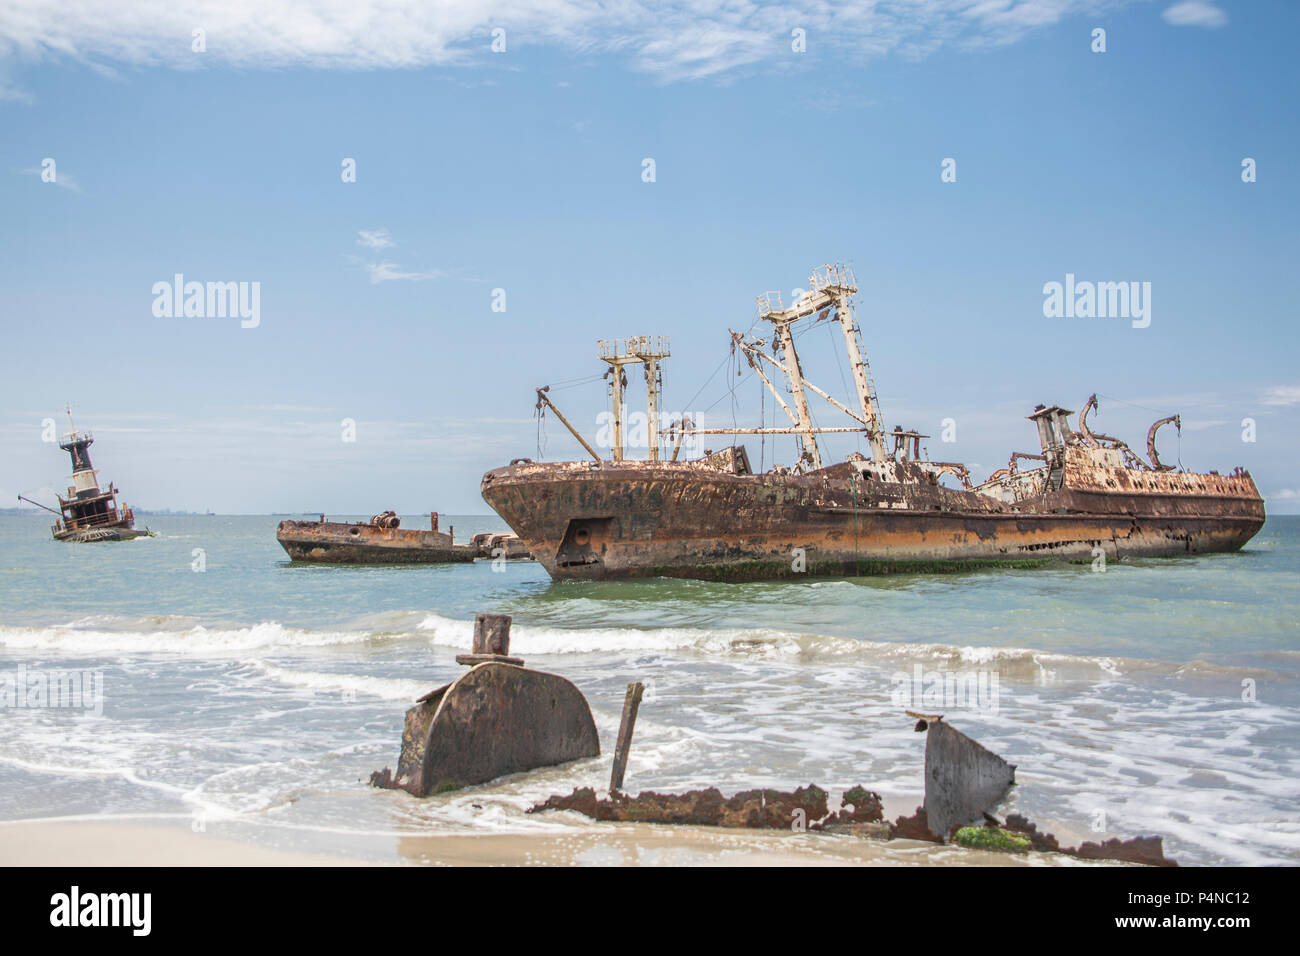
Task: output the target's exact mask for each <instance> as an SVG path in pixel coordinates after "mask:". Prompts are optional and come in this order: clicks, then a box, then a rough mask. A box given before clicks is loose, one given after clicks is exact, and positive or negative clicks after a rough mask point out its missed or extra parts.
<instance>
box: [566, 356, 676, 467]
mask: <svg viewBox="0 0 1300 956" xmlns="http://www.w3.org/2000/svg"><path fill="white" fill-rule="evenodd" d="M596 352H597V354H598V355H599V356H600V358H601V360H602V361H604V362H608V363H609V371H608V372H606V373H605V374H606V375H608V376H609V377H610V386H611V387H610V398H611V401H612V403H613V406H614V436H613V438H614V442H613V444H614V448H613V459H614V461H622V460H623V416H624V414H625V413H626V411H627V404H626V402H625V401H624V399H623V389H624V386H625V383H624V381H623V375H624V373H623V366H624V365H644V366H645V385H646V409H647V419H648V422H647V430H648V435H647V439H648V444H649V446H650V460H651V461H658V460H659V392H660V389H661V388H662V387H663V374H662V372H661V371H660V368H659V363H660V361H661V360H663V359H666V358H668V357H669V356H670V355H671V354H672V352H671V350H670V348H669V343H668V336H666V335H634V336H632V337H630V338H626V339H601V340H600V341H599V342H597V343H596ZM552 407H554V406H552ZM566 424H567V422H566ZM570 430H572V429H570ZM575 434H576V432H575ZM579 440H581V439H579ZM583 444H584V445H585V444H586V443H585V442H584V443H583ZM588 451H590V449H588Z"/></svg>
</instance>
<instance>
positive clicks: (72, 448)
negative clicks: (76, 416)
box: [18, 407, 155, 542]
mask: <svg viewBox="0 0 1300 956" xmlns="http://www.w3.org/2000/svg"><path fill="white" fill-rule="evenodd" d="M68 424H69V431H68V433H67V434H66V435H64V436H63V438H62V439H61V440H60V441H59V447H60V448H61V449H63V450H64V451H66V452H67V453H68V455H69V457H71V459H72V484H71V485H69V486H68V496H67V497H66V498H65V497H63V496H62V495H55V497H56V498H58V501H59V508H58V510H57V511H56V510H55V509H53V508H50V507H47V506H46V505H43V504H41V503H40V502H39V501H33V500H32V499H31V498H28V497H27V496H26V495H19V496H18V498H19V500H21V501H26V502H27V503H28V504H33V505H36V507H38V508H43V509H44V510H45V511H48V512H50V513H51V514H54V515H57V516H58V520H57V521H55V522H54V524H53V526H51V528H50V532H51V534H52V535H53V536H54V539H55V540H56V541H79V542H90V541H130V540H131V539H133V538H152V537H155V534H154V532H152V531H150V530H149V529H148V528H145V529H144V530H143V531H141V530H138V529H137V528H136V526H135V512H133V511H132V510H131V509H130V508H128V507H126V506H125V505H118V503H117V488H116V487H114V486H113V484H112V482H110V483H109V485H108V488H107V489H104V488H100V487H99V472H98V471H96V470H95V466H94V465H92V464H91V462H90V446H91V445H92V444H94V442H95V439H94V436H93V435H91V434H90V432H79V431H77V426H76V424H75V423H74V422H73V421H72V409H71V407H69V408H68Z"/></svg>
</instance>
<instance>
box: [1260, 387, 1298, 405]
mask: <svg viewBox="0 0 1300 956" xmlns="http://www.w3.org/2000/svg"><path fill="white" fill-rule="evenodd" d="M1260 401H1262V402H1263V403H1264V404H1265V405H1275V406H1278V405H1280V406H1287V405H1300V385H1274V386H1272V387H1271V388H1268V389H1266V390H1265V391H1264V397H1263V398H1262V399H1260Z"/></svg>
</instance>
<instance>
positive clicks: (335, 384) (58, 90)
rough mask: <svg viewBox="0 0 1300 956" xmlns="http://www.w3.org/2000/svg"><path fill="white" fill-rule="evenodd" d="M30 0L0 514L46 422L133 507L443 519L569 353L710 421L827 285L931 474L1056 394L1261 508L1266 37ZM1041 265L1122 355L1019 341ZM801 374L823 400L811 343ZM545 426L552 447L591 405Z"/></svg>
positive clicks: (51, 459) (1122, 6)
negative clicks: (1088, 294)
mask: <svg viewBox="0 0 1300 956" xmlns="http://www.w3.org/2000/svg"><path fill="white" fill-rule="evenodd" d="M49 6H50V5H48V4H38V3H35V2H29V0H0V130H3V135H0V210H2V215H0V289H3V296H2V297H0V316H2V320H3V331H4V341H3V346H0V491H2V492H3V494H4V498H5V501H4V504H6V505H8V504H12V503H14V502H13V497H14V494H15V493H16V492H24V493H29V494H30V493H38V494H39V493H41V490H42V489H51V488H59V487H61V486H62V485H63V484H65V483H66V482H65V480H64V479H65V475H66V471H67V460H66V456H65V455H64V454H63V453H61V452H59V451H58V450H57V448H55V447H53V446H51V445H49V444H43V443H42V442H41V421H42V419H44V418H47V417H53V418H58V419H59V422H60V427H61V428H62V425H63V421H64V420H63V419H62V417H61V415H60V411H61V409H62V408H63V405H64V403H65V402H68V401H71V402H72V403H73V406H74V412H75V414H76V415H77V420H78V423H79V424H81V425H84V426H87V427H89V428H91V429H92V430H93V431H94V432H95V434H96V436H97V444H96V446H95V449H94V453H95V460H96V464H97V466H98V467H100V469H101V470H102V472H103V477H105V478H108V479H111V480H113V481H115V482H116V483H117V484H118V486H119V487H121V488H123V489H125V492H126V495H125V497H126V498H127V500H128V501H130V502H131V503H134V504H137V505H138V506H140V507H146V508H174V509H195V510H202V509H209V508H210V509H212V510H214V511H219V512H271V511H304V510H319V509H325V510H328V511H333V512H336V513H342V512H349V513H356V512H366V513H369V512H372V511H377V510H382V509H384V508H389V507H392V508H396V509H397V510H399V511H403V512H418V511H428V510H429V509H431V508H432V509H436V510H440V511H444V512H451V513H466V512H469V513H479V512H484V511H486V510H487V509H486V505H485V504H484V503H483V502H482V500H481V498H480V497H479V495H478V482H479V478H480V476H481V475H482V473H483V471H485V470H486V469H488V468H492V467H496V466H498V465H501V464H505V463H506V462H508V461H509V460H510V459H512V458H515V457H520V456H529V457H536V456H537V445H538V427H537V423H536V421H535V420H534V418H533V417H532V405H533V400H534V396H533V388H534V387H535V386H539V385H545V384H548V383H559V382H570V381H573V380H583V379H595V377H596V376H598V375H599V374H600V373H601V372H602V371H603V368H604V367H603V365H601V364H600V363H598V361H597V359H596V345H595V343H596V340H597V339H599V338H608V337H615V336H620V335H629V334H665V335H670V336H671V337H672V343H673V356H672V358H670V359H669V360H668V361H667V363H666V365H665V380H666V382H665V386H666V394H665V399H664V407H665V408H666V409H668V410H687V411H693V412H703V413H704V416H703V417H704V419H705V422H706V423H707V424H709V425H713V426H722V425H725V424H730V423H731V422H732V421H733V412H732V396H731V394H729V392H728V388H729V386H730V385H731V384H733V383H734V385H735V395H734V398H735V408H736V412H735V418H734V420H735V421H737V422H739V423H741V424H749V425H754V424H757V423H758V417H759V410H760V392H759V389H760V387H761V386H760V385H759V384H758V383H757V381H756V380H755V379H753V378H749V379H742V378H736V377H734V375H730V374H728V373H729V368H728V366H727V364H726V363H727V359H728V345H729V340H728V332H727V330H728V328H736V329H738V330H744V329H747V328H748V327H749V326H750V324H751V323H752V321H753V318H754V297H755V296H756V295H757V294H758V293H760V292H763V291H765V290H768V289H780V290H782V291H783V294H784V295H785V296H786V299H787V301H788V299H789V295H790V290H792V289H794V288H797V287H802V286H804V285H806V281H807V276H808V273H809V272H810V270H811V269H813V268H814V267H816V266H817V265H820V264H821V263H824V262H828V261H835V260H847V261H850V262H852V264H853V266H854V268H855V270H856V273H857V276H858V279H859V284H860V286H861V295H860V303H859V310H858V314H859V318H860V321H861V323H862V327H863V337H864V342H865V344H866V348H867V352H868V355H869V357H870V360H871V363H872V370H873V373H874V375H875V379H876V383H877V386H878V390H879V393H880V400H881V405H882V409H883V412H884V415H885V418H886V421H887V423H888V425H889V426H890V427H892V426H893V425H894V424H902V425H904V426H907V427H916V428H919V429H921V430H922V431H924V432H927V433H930V434H932V435H934V436H936V437H935V438H934V439H932V440H931V441H929V442H928V443H927V444H928V446H929V451H930V454H931V457H934V458H941V459H945V460H957V461H966V462H968V463H971V465H972V470H973V471H974V472H975V474H976V477H983V476H984V475H986V474H988V473H989V472H990V471H992V470H994V469H995V468H998V467H1001V466H1002V465H1004V464H1005V463H1006V459H1007V456H1008V454H1009V453H1010V452H1011V451H1013V450H1022V451H1034V450H1036V439H1035V437H1034V432H1033V429H1032V427H1031V425H1030V424H1029V423H1028V422H1026V421H1024V415H1025V414H1027V413H1028V412H1029V411H1030V410H1031V409H1032V408H1033V406H1034V405H1035V404H1036V403H1039V402H1042V403H1047V404H1052V403H1059V404H1062V405H1065V406H1066V407H1068V408H1076V409H1077V408H1078V407H1080V405H1081V404H1082V402H1083V401H1084V399H1085V398H1086V397H1087V396H1088V395H1089V394H1090V393H1092V392H1097V393H1099V394H1100V395H1101V396H1102V398H1101V411H1100V415H1099V416H1098V418H1097V419H1096V422H1095V425H1096V426H1097V427H1099V428H1100V429H1101V430H1103V431H1105V432H1107V433H1109V434H1116V435H1119V436H1121V437H1124V438H1126V439H1127V440H1128V441H1129V442H1130V443H1131V444H1133V445H1134V446H1135V447H1139V448H1140V447H1142V446H1143V444H1144V441H1145V433H1146V427H1147V425H1148V424H1149V423H1150V422H1151V421H1152V420H1153V419H1155V418H1158V417H1162V416H1163V415H1165V414H1170V413H1173V412H1180V413H1181V414H1182V415H1183V420H1184V429H1183V433H1182V435H1181V442H1180V440H1179V437H1178V436H1177V435H1176V434H1174V433H1173V432H1172V431H1170V432H1167V433H1164V432H1162V437H1161V447H1162V454H1163V455H1164V457H1165V458H1166V459H1167V460H1171V459H1174V458H1176V457H1178V456H1179V455H1181V460H1182V462H1183V464H1185V465H1186V466H1187V467H1189V468H1192V469H1196V470H1209V469H1212V468H1213V469H1218V470H1221V471H1226V470H1228V469H1231V468H1232V467H1233V466H1235V465H1244V466H1246V467H1247V468H1249V469H1250V470H1251V471H1252V473H1253V474H1254V476H1255V478H1256V481H1257V482H1258V484H1259V485H1260V488H1261V491H1263V493H1264V494H1265V496H1266V497H1267V498H1268V501H1269V508H1270V511H1272V512H1283V511H1296V510H1300V477H1297V475H1298V474H1300V454H1298V453H1297V444H1296V441H1295V440H1294V437H1293V436H1294V435H1295V433H1296V426H1297V417H1298V416H1297V411H1298V410H1300V370H1297V363H1296V355H1297V333H1296V330H1295V321H1296V309H1295V307H1294V301H1295V296H1294V293H1293V292H1292V290H1291V288H1290V287H1289V286H1290V281H1289V278H1290V276H1291V275H1292V274H1293V273H1294V268H1295V267H1294V263H1295V262H1296V261H1297V260H1298V259H1300V242H1298V241H1297V229H1296V225H1295V223H1296V218H1297V211H1298V208H1300V204H1298V203H1297V198H1298V196H1300V185H1298V184H1297V176H1296V170H1295V158H1296V156H1297V155H1300V136H1298V135H1297V119H1296V116H1297V106H1298V105H1300V97H1298V96H1297V93H1298V92H1300V90H1298V88H1297V79H1298V77H1300V72H1298V70H1297V67H1296V65H1295V54H1294V39H1295V37H1296V36H1298V35H1300V29H1298V27H1300V5H1296V4H1293V3H1287V2H1251V3H1231V2H1225V0H1218V2H1215V3H1208V2H1200V0H1183V2H1180V3H1174V2H1086V3H1085V2H1078V3H1076V2H1072V0H1022V2H1019V3H1016V2H1011V0H1006V2H996V0H994V2H989V3H984V4H973V3H970V2H967V0H963V2H957V0H915V2H904V0H899V2H894V3H880V4H873V3H868V2H863V3H857V4H853V3H850V4H844V5H839V4H830V5H827V4H816V5H811V4H809V5H801V4H788V5H757V4H750V3H729V4H717V5H707V4H706V5H664V6H662V7H658V8H649V7H645V6H642V5H638V4H626V5H618V6H605V7H601V6H599V5H596V4H586V3H575V4H566V5H560V6H556V5H550V6H544V7H543V6H538V5H527V4H518V3H513V2H505V3H497V4H488V5H483V4H474V5H463V4H459V3H444V4H439V5H432V6H415V7H412V8H410V9H409V11H408V9H407V8H406V7H404V6H403V5H402V4H384V5H380V4H371V3H368V2H365V0H348V2H347V3H343V2H342V0H339V2H337V3H334V2H322V3H319V4H315V5H311V9H312V10H313V11H314V12H313V13H312V14H311V16H310V17H306V16H305V14H304V13H303V11H304V10H306V9H307V7H305V6H304V7H300V8H298V9H297V11H296V12H295V10H294V8H293V6H292V5H287V4H282V3H276V2H259V3H256V4H254V3H243V2H232V3H228V4H223V5H220V6H219V7H213V8H211V9H206V8H205V6H204V5H203V4H199V3H190V2H188V0H186V2H180V3H174V4H168V5H166V8H165V10H164V9H161V8H160V7H159V5H156V4H152V3H148V4H146V3H140V2H136V0H122V2H119V3H114V4H103V5H99V4H87V5H85V6H84V7H83V8H79V10H78V11H77V12H69V11H54V10H53V9H46V8H47V7H49ZM101 7H102V9H99V8H101ZM4 11H8V13H5V12H4ZM205 24H206V26H204V25H205ZM195 27H202V28H203V29H205V31H206V32H205V35H204V38H205V44H206V49H205V50H203V51H202V52H195V51H194V50H193V49H192V47H193V41H192V29H193V28H195ZM494 28H501V29H504V30H505V39H506V50H505V52H501V53H494V52H493V51H492V50H491V48H490V45H491V43H492V40H493V37H492V30H493V29H494ZM1097 28H1101V29H1104V30H1105V31H1106V51H1105V52H1104V53H1094V52H1093V51H1092V49H1091V46H1092V45H1093V42H1094V41H1093V31H1094V29H1097ZM794 29H802V30H804V31H806V50H805V51H804V52H802V53H800V52H796V51H795V50H793V49H792V42H793V41H792V34H791V31H792V30H794ZM949 157H951V158H953V159H954V160H955V161H956V172H957V179H956V182H942V181H941V176H940V174H941V163H942V161H943V160H944V159H945V158H949ZM1247 157H1249V158H1251V159H1253V160H1255V163H1256V173H1257V179H1256V181H1255V182H1251V183H1246V182H1243V181H1242V175H1241V173H1242V165H1241V164H1242V161H1243V159H1245V158H1247ZM46 158H52V159H54V160H55V163H56V180H55V182H45V181H43V179H42V176H41V168H42V161H43V160H44V159H46ZM346 158H352V159H354V160H355V161H356V171H357V175H356V182H349V183H345V182H342V180H341V175H340V173H341V164H342V162H343V160H344V159H346ZM646 158H652V159H653V160H654V162H655V180H654V182H645V181H643V178H642V169H643V160H644V159H646ZM176 273H181V274H183V275H184V276H185V278H186V280H187V281H200V282H208V281H220V282H227V281H229V282H250V283H251V282H257V283H259V284H260V296H261V299H260V322H259V324H258V325H257V327H256V328H241V327H240V322H239V320H238V319H231V318H198V317H190V318H185V317H158V316H155V315H154V313H153V308H152V306H153V304H154V294H153V292H152V291H151V290H152V288H153V286H154V284H155V283H158V282H170V281H171V279H172V276H173V275H174V274H176ZM1067 273H1072V274H1074V275H1075V276H1077V277H1078V279H1080V280H1091V281H1137V282H1150V283H1151V289H1152V300H1151V324H1150V326H1149V327H1147V328H1133V327H1132V324H1131V323H1130V322H1129V321H1128V320H1126V319H1122V318H1120V319H1116V318H1106V319H1102V318H1089V319H1081V318H1070V319H1067V318H1047V317H1045V316H1044V314H1043V300H1044V296H1043V286H1044V284H1045V283H1048V282H1052V281H1063V280H1064V278H1065V276H1066V274H1067ZM495 289H504V290H505V295H506V300H505V301H506V310H505V311H504V312H494V311H493V310H492V307H491V306H492V301H493V290H495ZM801 343H802V344H803V345H804V348H805V364H806V371H807V374H808V376H809V377H810V378H811V379H813V380H814V381H816V382H819V383H820V384H822V385H823V386H824V387H827V388H828V390H831V391H832V392H833V393H835V394H839V395H844V394H845V392H846V389H845V388H844V386H843V384H842V383H843V379H842V377H841V369H840V367H839V366H838V364H837V359H836V357H835V353H834V351H833V350H832V348H831V343H832V339H831V337H830V336H829V334H828V333H827V332H825V331H823V330H820V329H813V330H811V331H810V332H809V333H808V334H807V336H806V338H805V339H802V340H801ZM719 363H723V364H722V369H721V371H719V372H718V374H716V375H714V377H713V378H712V379H710V376H711V375H713V373H715V371H717V370H718V369H719ZM631 379H632V381H631V385H632V396H633V407H634V408H636V407H640V402H641V401H642V392H641V386H640V377H639V373H638V374H637V375H634V376H632V377H631ZM552 394H553V396H554V398H555V399H556V401H557V402H558V403H559V404H560V406H561V408H562V409H563V410H564V411H565V413H566V414H567V415H568V416H569V417H570V418H571V419H572V420H573V421H574V422H575V423H576V424H578V425H579V426H580V427H581V428H582V429H583V430H584V431H585V432H587V433H588V436H589V437H593V438H594V436H595V433H596V431H597V416H598V415H599V414H600V412H601V411H603V410H604V409H605V408H607V398H606V395H605V388H604V384H603V383H602V382H600V381H599V380H595V381H588V382H585V383H583V384H579V385H578V386H576V387H570V388H565V389H562V390H561V389H556V390H555V391H554V392H553V393H552ZM765 407H766V410H767V412H768V415H769V424H770V423H771V421H770V415H771V411H772V402H771V399H770V398H769V399H767V400H766V403H765ZM345 418H346V419H352V420H354V421H355V423H356V441H354V442H345V441H343V440H342V435H343V429H342V426H341V423H342V421H343V419H345ZM944 418H952V419H954V420H955V422H956V423H957V441H956V442H954V443H951V444H941V443H940V442H939V441H938V436H939V433H940V428H941V424H940V423H941V422H942V420H943V419H944ZM1244 418H1251V419H1253V420H1254V421H1255V423H1256V427H1255V432H1256V439H1257V440H1256V441H1254V442H1243V441H1242V432H1243V429H1242V425H1241V422H1242V420H1243V419H1244ZM818 419H819V421H820V423H821V424H823V425H828V424H843V422H842V421H839V420H835V416H834V415H833V414H832V413H831V411H830V410H829V409H826V408H825V407H824V406H823V407H822V410H820V411H819V412H818ZM544 429H545V440H546V446H545V448H546V453H547V455H548V457H551V458H574V457H581V455H582V452H581V449H580V448H579V447H578V446H577V444H576V443H575V442H573V441H572V439H570V438H569V437H568V436H567V435H566V434H565V433H564V431H563V429H562V428H561V427H560V426H559V425H558V423H556V422H555V421H554V419H549V420H548V421H547V422H546V423H545V425H544ZM724 442H725V439H717V441H716V442H713V444H716V445H721V444H723V443H724ZM748 444H749V445H750V446H751V447H750V451H751V455H753V456H754V457H755V458H757V457H758V454H757V453H758V449H757V446H756V443H755V442H754V441H753V440H750V441H749V443H748ZM852 447H854V445H853V443H852V442H851V441H848V442H845V441H841V442H839V443H833V444H832V450H833V451H835V452H838V453H842V452H844V451H847V450H849V449H851V448H852ZM792 448H793V441H792V440H790V439H780V440H778V441H777V442H776V443H775V445H773V443H772V442H771V441H770V440H769V442H768V443H767V445H766V448H765V449H764V457H765V460H766V462H767V463H769V464H770V463H771V461H772V456H773V452H774V451H775V453H776V455H777V460H779V461H784V462H785V463H787V464H788V463H790V461H791V460H792V458H793V455H792ZM46 493H47V496H48V492H46Z"/></svg>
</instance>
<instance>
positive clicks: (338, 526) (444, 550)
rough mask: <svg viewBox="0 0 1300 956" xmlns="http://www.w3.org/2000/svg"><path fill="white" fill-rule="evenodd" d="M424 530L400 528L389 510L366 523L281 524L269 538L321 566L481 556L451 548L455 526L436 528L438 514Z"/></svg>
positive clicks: (469, 547)
mask: <svg viewBox="0 0 1300 956" xmlns="http://www.w3.org/2000/svg"><path fill="white" fill-rule="evenodd" d="M429 518H430V526H429V530H427V531H425V530H416V529H413V528H403V527H401V519H400V518H398V516H397V515H396V514H395V513H394V512H392V511H385V512H382V513H381V514H377V515H374V516H373V517H372V518H371V519H370V521H369V522H359V521H358V522H345V521H326V520H325V516H324V515H321V516H320V520H319V521H281V522H280V525H279V527H277V528H276V529H275V540H277V541H279V542H280V546H281V547H282V548H284V550H285V552H286V553H287V554H288V555H289V557H290V558H291V559H292V560H294V561H315V562H319V563H325V564H449V563H455V562H460V561H473V560H474V559H475V558H477V557H480V556H481V550H480V548H479V547H478V546H476V545H474V544H456V542H455V539H454V533H455V528H450V529H449V533H446V534H444V533H443V532H441V531H439V530H438V513H437V512H436V511H435V512H434V513H433V514H432V515H430V516H429Z"/></svg>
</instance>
